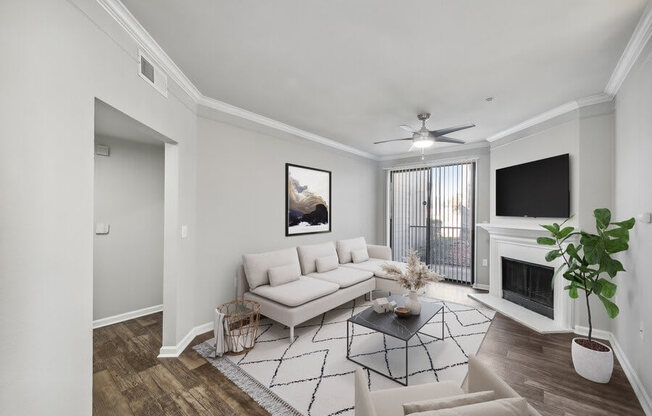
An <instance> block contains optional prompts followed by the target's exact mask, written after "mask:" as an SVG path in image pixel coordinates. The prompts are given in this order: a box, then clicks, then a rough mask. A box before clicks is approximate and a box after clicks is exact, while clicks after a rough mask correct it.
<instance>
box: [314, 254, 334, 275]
mask: <svg viewBox="0 0 652 416" xmlns="http://www.w3.org/2000/svg"><path fill="white" fill-rule="evenodd" d="M315 265H316V266H317V273H324V272H328V271H331V270H335V269H337V266H339V265H340V263H339V260H338V259H337V256H326V257H319V258H318V259H317V260H315Z"/></svg>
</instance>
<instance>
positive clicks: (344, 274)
mask: <svg viewBox="0 0 652 416" xmlns="http://www.w3.org/2000/svg"><path fill="white" fill-rule="evenodd" d="M373 275H374V274H373V273H372V272H369V271H365V270H356V269H352V268H348V267H338V268H337V269H335V270H331V271H329V272H325V273H310V274H309V275H308V276H309V277H314V278H315V279H319V280H323V281H326V282H331V283H335V284H336V285H338V286H339V287H349V286H353V285H355V284H357V283H360V282H364V281H365V280H367V279H370V278H371V277H373Z"/></svg>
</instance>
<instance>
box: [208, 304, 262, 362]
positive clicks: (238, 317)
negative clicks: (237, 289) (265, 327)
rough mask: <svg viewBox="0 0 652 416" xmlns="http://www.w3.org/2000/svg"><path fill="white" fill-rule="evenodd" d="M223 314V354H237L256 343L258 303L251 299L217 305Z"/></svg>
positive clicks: (258, 315)
mask: <svg viewBox="0 0 652 416" xmlns="http://www.w3.org/2000/svg"><path fill="white" fill-rule="evenodd" d="M217 310H218V311H220V313H223V314H224V340H225V342H226V346H227V348H226V350H227V352H225V354H228V355H239V354H244V353H246V352H247V351H249V350H251V349H252V348H253V347H254V345H255V344H256V336H257V334H258V325H259V322H260V304H259V303H258V302H254V301H252V300H244V299H243V300H233V301H231V302H227V303H225V304H223V305H220V306H218V307H217Z"/></svg>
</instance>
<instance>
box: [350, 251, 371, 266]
mask: <svg viewBox="0 0 652 416" xmlns="http://www.w3.org/2000/svg"><path fill="white" fill-rule="evenodd" d="M351 259H352V260H353V263H362V262H363V261H367V260H369V253H368V252H367V247H365V248H359V249H357V250H353V251H352V252H351Z"/></svg>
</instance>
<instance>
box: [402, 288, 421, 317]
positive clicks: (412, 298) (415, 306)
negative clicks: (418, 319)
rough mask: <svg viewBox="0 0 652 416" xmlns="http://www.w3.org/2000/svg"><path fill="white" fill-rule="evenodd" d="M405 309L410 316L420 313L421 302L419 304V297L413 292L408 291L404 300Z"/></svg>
mask: <svg viewBox="0 0 652 416" xmlns="http://www.w3.org/2000/svg"><path fill="white" fill-rule="evenodd" d="M405 307H406V308H408V309H409V310H410V313H411V314H412V315H419V314H420V313H421V302H419V295H417V292H416V291H415V290H410V292H409V293H408V296H407V299H406V300H405Z"/></svg>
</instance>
